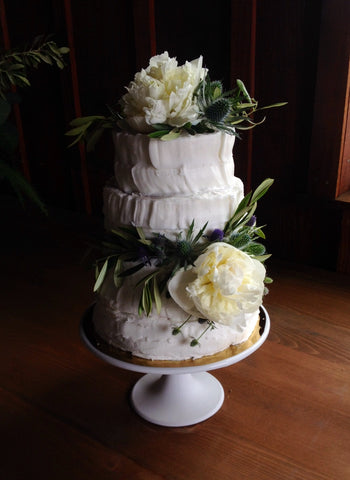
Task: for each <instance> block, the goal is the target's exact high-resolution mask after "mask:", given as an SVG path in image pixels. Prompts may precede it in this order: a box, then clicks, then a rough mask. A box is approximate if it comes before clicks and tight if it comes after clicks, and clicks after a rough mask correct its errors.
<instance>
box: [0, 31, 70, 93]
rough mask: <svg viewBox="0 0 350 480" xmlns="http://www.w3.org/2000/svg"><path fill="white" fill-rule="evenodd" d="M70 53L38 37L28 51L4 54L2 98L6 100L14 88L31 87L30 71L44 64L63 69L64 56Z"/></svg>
mask: <svg viewBox="0 0 350 480" xmlns="http://www.w3.org/2000/svg"><path fill="white" fill-rule="evenodd" d="M68 52H69V48H67V47H58V46H57V44H56V43H55V42H53V41H43V37H37V38H36V39H35V40H34V42H33V44H32V46H31V47H30V48H28V49H25V50H22V51H21V50H19V49H13V50H9V51H7V52H5V53H3V54H2V55H1V57H0V96H1V97H2V98H3V99H5V98H6V92H8V91H9V90H10V89H11V87H12V86H16V87H20V88H22V87H30V85H31V84H30V80H29V70H31V69H33V68H34V69H36V68H38V66H39V65H40V64H42V63H45V64H47V65H51V66H56V67H58V68H59V69H63V68H64V66H65V63H64V58H63V56H64V55H65V54H66V53H68Z"/></svg>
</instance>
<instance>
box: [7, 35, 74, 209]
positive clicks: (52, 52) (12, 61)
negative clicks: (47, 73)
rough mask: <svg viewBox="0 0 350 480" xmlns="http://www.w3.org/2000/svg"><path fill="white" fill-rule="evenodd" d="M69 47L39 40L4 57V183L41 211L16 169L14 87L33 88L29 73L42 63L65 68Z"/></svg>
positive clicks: (32, 189) (32, 192) (15, 96)
mask: <svg viewBox="0 0 350 480" xmlns="http://www.w3.org/2000/svg"><path fill="white" fill-rule="evenodd" d="M68 51H69V49H68V48H67V47H58V46H57V45H56V43H55V42H53V41H45V40H44V38H43V37H37V38H36V39H35V40H34V42H33V43H32V45H31V47H29V48H28V49H24V50H19V49H14V50H10V51H6V52H4V53H2V54H1V55H0V180H6V181H7V182H8V183H9V184H10V186H11V187H12V189H13V190H14V191H15V193H16V195H17V197H18V198H19V200H20V201H21V203H22V204H23V203H24V201H23V196H25V197H27V198H29V199H30V200H31V201H32V202H33V203H34V204H36V205H37V206H38V207H39V208H40V210H41V211H42V212H44V213H46V207H45V206H44V204H43V202H42V201H41V200H40V198H39V196H38V194H37V193H36V191H35V190H34V188H33V187H32V186H31V184H30V183H29V182H28V181H27V180H26V178H25V177H24V176H23V175H22V174H21V173H20V172H19V171H18V170H17V169H16V168H15V167H14V166H13V163H14V159H15V154H16V151H17V148H18V134H17V131H16V128H15V126H14V125H13V124H12V122H11V121H10V120H9V117H10V114H11V111H12V106H13V104H14V103H17V102H19V100H20V99H19V96H18V94H14V93H13V92H11V89H12V88H13V87H18V88H23V87H30V80H29V71H30V70H31V69H33V68H38V66H39V65H40V64H42V63H44V64H47V65H51V66H56V67H58V68H59V69H62V68H64V66H65V64H64V60H63V56H64V55H65V54H66V53H68Z"/></svg>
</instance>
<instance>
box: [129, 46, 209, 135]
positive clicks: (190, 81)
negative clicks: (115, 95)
mask: <svg viewBox="0 0 350 480" xmlns="http://www.w3.org/2000/svg"><path fill="white" fill-rule="evenodd" d="M202 64H203V57H202V56H200V57H199V58H197V59H196V60H192V61H191V62H188V61H186V63H184V65H181V66H178V63H177V60H176V58H170V57H169V54H168V52H164V53H162V54H161V55H156V56H154V57H152V58H151V59H150V61H149V66H148V67H147V68H146V69H142V70H141V71H140V72H138V73H136V74H135V78H134V80H133V81H132V82H131V83H130V84H129V86H128V87H127V91H128V93H126V94H125V95H124V96H123V97H122V99H121V105H122V109H123V113H124V115H125V116H126V121H127V123H128V124H129V126H130V127H131V128H132V129H133V130H135V131H137V132H140V133H148V132H151V131H152V130H153V129H152V125H155V124H167V125H171V126H173V127H182V126H183V125H185V124H186V123H191V124H192V125H196V124H198V123H199V122H200V118H199V110H198V106H197V104H196V103H195V102H194V101H193V94H194V92H195V89H196V88H197V86H198V85H199V83H200V82H201V80H203V79H204V78H205V76H206V74H207V69H206V68H203V67H202Z"/></svg>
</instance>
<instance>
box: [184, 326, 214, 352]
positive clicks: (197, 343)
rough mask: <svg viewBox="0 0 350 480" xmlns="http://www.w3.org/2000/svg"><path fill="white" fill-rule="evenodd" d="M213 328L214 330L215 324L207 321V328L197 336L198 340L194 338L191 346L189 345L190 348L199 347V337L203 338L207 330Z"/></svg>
mask: <svg viewBox="0 0 350 480" xmlns="http://www.w3.org/2000/svg"><path fill="white" fill-rule="evenodd" d="M213 328H215V323H214V322H213V320H208V326H207V328H205V329H204V330H203V332H202V333H201V334H200V335H199V337H198V338H194V339H193V340H192V342H191V344H190V345H191V347H195V346H196V345H199V339H200V338H201V337H203V335H204V334H205V333H206V332H207V331H208V330H209V329H211V330H212V329H213Z"/></svg>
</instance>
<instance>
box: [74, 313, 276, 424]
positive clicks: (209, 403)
mask: <svg viewBox="0 0 350 480" xmlns="http://www.w3.org/2000/svg"><path fill="white" fill-rule="evenodd" d="M92 311H93V306H92V307H90V308H89V309H88V310H87V311H86V313H85V315H84V317H83V318H82V320H81V323H80V335H81V338H82V340H83V341H84V343H85V345H86V346H87V348H88V349H89V350H90V351H92V352H93V353H94V354H95V355H96V356H97V357H99V358H101V359H102V360H104V361H106V362H108V363H110V364H112V365H114V366H116V367H119V368H123V369H125V370H130V371H134V372H139V373H145V374H146V375H144V376H143V377H141V378H140V379H139V380H138V381H137V382H136V384H135V385H134V387H133V389H132V392H131V402H132V405H133V407H134V409H135V411H136V412H137V413H138V414H139V415H140V416H141V417H142V418H144V419H145V420H147V421H149V422H151V423H154V424H156V425H162V426H165V427H184V426H189V425H194V424H196V423H199V422H202V421H203V420H206V419H208V418H209V417H211V416H212V415H214V414H215V413H216V412H217V411H218V410H219V409H220V408H221V406H222V404H223V402H224V397H225V395H224V389H223V387H222V385H221V383H220V382H219V381H218V380H217V379H216V378H215V377H214V376H213V375H211V374H210V373H208V371H210V370H216V369H219V368H224V367H228V366H230V365H233V364H234V363H238V362H240V361H241V360H243V359H245V358H246V357H248V356H249V355H251V354H252V353H254V352H255V351H256V350H257V349H258V348H260V347H261V345H262V344H263V343H264V342H265V340H266V338H267V336H268V334H269V331H270V318H269V315H268V313H267V311H266V309H265V308H264V307H260V338H259V339H258V340H257V341H256V342H255V343H254V344H253V345H251V346H250V347H248V348H247V349H246V350H244V351H242V352H240V353H237V354H234V355H232V356H230V357H228V358H225V359H223V360H219V361H214V362H209V363H205V364H202V365H192V366H189V365H188V363H189V362H188V361H187V362H184V363H185V365H184V366H181V364H180V366H179V365H178V363H177V364H176V366H173V367H171V366H165V367H164V366H152V365H150V364H149V363H148V364H142V363H135V362H134V361H133V360H132V359H131V358H130V360H128V359H124V358H123V359H121V358H120V357H119V355H117V354H115V353H114V352H113V351H112V350H111V349H110V347H109V348H108V346H107V348H106V344H105V345H104V342H103V341H101V340H100V339H99V338H98V336H97V335H96V333H95V331H94V327H93V323H92Z"/></svg>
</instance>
